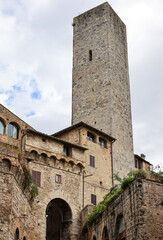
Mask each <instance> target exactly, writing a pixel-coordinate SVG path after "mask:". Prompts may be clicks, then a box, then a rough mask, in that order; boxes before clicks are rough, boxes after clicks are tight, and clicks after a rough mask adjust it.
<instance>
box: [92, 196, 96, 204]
mask: <svg viewBox="0 0 163 240" xmlns="http://www.w3.org/2000/svg"><path fill="white" fill-rule="evenodd" d="M91 203H92V204H93V205H96V195H94V194H91Z"/></svg>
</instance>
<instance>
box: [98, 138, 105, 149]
mask: <svg viewBox="0 0 163 240" xmlns="http://www.w3.org/2000/svg"><path fill="white" fill-rule="evenodd" d="M99 145H100V146H102V147H104V148H106V141H105V140H104V139H102V138H99Z"/></svg>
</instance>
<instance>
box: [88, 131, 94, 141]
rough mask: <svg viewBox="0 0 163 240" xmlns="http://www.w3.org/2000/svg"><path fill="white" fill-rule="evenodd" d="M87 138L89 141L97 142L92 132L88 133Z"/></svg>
mask: <svg viewBox="0 0 163 240" xmlns="http://www.w3.org/2000/svg"><path fill="white" fill-rule="evenodd" d="M87 139H88V140H89V141H92V142H95V136H94V135H93V134H92V133H90V132H88V133H87Z"/></svg>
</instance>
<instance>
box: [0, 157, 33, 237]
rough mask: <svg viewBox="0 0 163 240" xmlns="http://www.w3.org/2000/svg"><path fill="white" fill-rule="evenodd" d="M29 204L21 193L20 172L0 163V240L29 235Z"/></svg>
mask: <svg viewBox="0 0 163 240" xmlns="http://www.w3.org/2000/svg"><path fill="white" fill-rule="evenodd" d="M30 214H31V211H30V203H29V199H28V198H27V196H26V194H25V193H24V191H23V185H22V172H21V170H20V168H19V167H17V166H13V165H10V164H9V162H7V161H1V162H0V240H13V239H14V236H15V232H16V229H17V228H18V229H19V237H20V239H23V237H24V236H27V235H29V234H28V233H29V229H28V223H29V218H30Z"/></svg>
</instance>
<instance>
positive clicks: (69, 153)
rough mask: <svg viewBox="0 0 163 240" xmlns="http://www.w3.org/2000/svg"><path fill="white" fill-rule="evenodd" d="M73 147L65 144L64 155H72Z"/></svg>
mask: <svg viewBox="0 0 163 240" xmlns="http://www.w3.org/2000/svg"><path fill="white" fill-rule="evenodd" d="M71 152H72V151H71V148H69V147H67V146H64V147H63V155H64V156H68V157H71V155H72V153H71Z"/></svg>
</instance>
